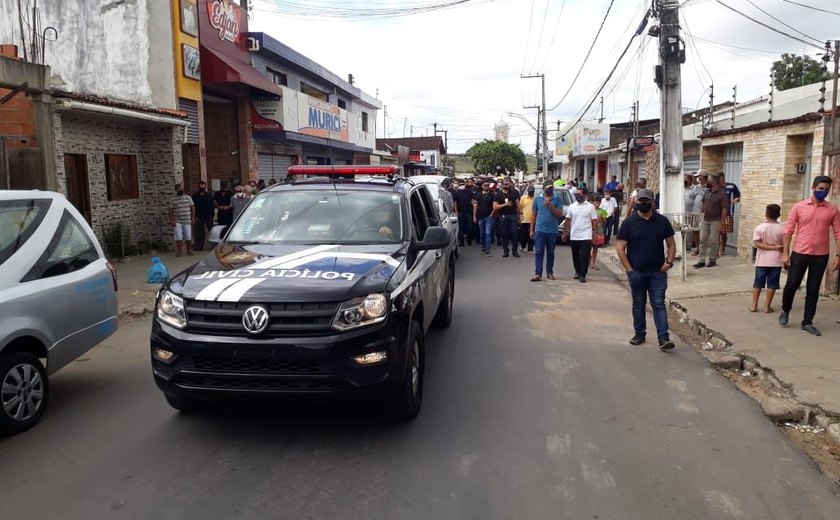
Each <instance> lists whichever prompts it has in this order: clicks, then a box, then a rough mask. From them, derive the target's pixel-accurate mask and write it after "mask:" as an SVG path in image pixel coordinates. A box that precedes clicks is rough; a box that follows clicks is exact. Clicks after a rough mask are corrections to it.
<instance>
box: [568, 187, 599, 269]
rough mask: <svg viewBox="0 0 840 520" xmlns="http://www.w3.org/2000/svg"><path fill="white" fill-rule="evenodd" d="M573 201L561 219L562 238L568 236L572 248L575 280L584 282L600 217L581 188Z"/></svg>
mask: <svg viewBox="0 0 840 520" xmlns="http://www.w3.org/2000/svg"><path fill="white" fill-rule="evenodd" d="M575 201H576V202H574V203H572V205H571V206H569V209H568V210H566V220H564V221H563V240H566V238H568V239H569V244H570V245H571V248H572V263H573V264H574V267H575V280H578V281H580V283H586V275H587V273H588V272H589V257H590V256H591V255H592V240H593V239H594V238H595V235H596V234H597V232H598V224H599V223H600V221H601V219H600V217H599V216H598V212H597V211H596V210H595V206H593V205H592V204H591V203H590V202H589V201H587V200H586V193H585V192H584V191H583V190H580V189H578V190H577V191H575Z"/></svg>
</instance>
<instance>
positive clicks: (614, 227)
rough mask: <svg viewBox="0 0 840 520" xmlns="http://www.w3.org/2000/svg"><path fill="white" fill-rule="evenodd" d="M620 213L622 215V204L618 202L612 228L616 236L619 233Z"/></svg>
mask: <svg viewBox="0 0 840 520" xmlns="http://www.w3.org/2000/svg"><path fill="white" fill-rule="evenodd" d="M620 215H621V204H618V205H617V206H616V207H615V216H613V230H612V234H613V235H616V236H617V235H618V220H619V218H620Z"/></svg>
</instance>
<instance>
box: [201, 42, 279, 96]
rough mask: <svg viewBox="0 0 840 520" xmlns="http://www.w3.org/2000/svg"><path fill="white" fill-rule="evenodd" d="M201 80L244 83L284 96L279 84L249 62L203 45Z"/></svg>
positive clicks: (206, 81)
mask: <svg viewBox="0 0 840 520" xmlns="http://www.w3.org/2000/svg"><path fill="white" fill-rule="evenodd" d="M201 80H202V81H203V82H205V83H242V84H245V85H249V86H251V87H254V88H258V89H260V90H264V91H265V92H268V93H269V94H272V95H275V96H282V95H283V91H282V90H281V89H280V87H279V86H277V85H275V84H274V83H272V82H270V81H269V80H268V79H267V78H265V77H263V76H262V74H260V73H259V72H258V71H257V69H255V68H254V67H252V66H251V65H249V64H248V63H245V62H242V61H239V60H237V59H235V58H231V57H228V56H225V55H224V54H222V53H220V52H218V51H214V50H211V49H208V48H206V47H204V46H202V47H201Z"/></svg>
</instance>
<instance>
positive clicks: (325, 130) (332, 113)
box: [298, 94, 350, 142]
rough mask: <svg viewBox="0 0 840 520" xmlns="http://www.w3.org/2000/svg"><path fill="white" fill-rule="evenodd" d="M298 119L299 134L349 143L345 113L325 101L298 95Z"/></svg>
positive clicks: (347, 121)
mask: <svg viewBox="0 0 840 520" xmlns="http://www.w3.org/2000/svg"><path fill="white" fill-rule="evenodd" d="M298 119H299V124H300V129H299V130H298V131H299V132H300V133H301V134H306V135H312V136H316V137H323V138H326V139H335V140H337V141H344V142H349V141H350V125H349V119H348V117H347V111H345V110H342V109H340V108H338V107H337V106H336V105H333V104H331V103H327V102H326V101H323V100H320V99H318V98H314V97H312V96H307V95H306V94H298Z"/></svg>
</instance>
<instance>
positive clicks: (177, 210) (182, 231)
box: [169, 184, 195, 256]
mask: <svg viewBox="0 0 840 520" xmlns="http://www.w3.org/2000/svg"><path fill="white" fill-rule="evenodd" d="M194 223H195V204H193V200H192V197H190V196H189V195H187V194H185V193H184V187H183V186H182V185H180V184H176V185H175V196H174V197H172V200H170V201H169V225H171V226H172V228H173V229H174V235H175V237H174V238H175V247H176V248H177V253H176V254H175V256H181V254H182V252H183V250H184V246H186V249H187V254H188V255H190V256H192V254H193V252H192V226H193V224H194Z"/></svg>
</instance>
